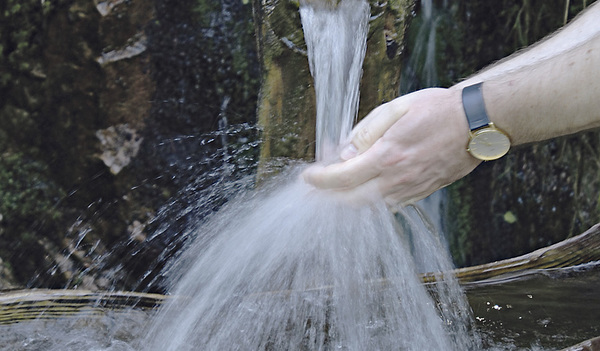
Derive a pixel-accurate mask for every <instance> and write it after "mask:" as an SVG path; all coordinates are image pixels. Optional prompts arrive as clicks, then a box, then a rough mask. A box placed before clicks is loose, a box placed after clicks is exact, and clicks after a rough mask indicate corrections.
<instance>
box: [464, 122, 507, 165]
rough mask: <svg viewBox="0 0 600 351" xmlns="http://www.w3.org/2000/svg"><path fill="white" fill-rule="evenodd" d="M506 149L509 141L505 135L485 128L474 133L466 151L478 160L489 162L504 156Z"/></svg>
mask: <svg viewBox="0 0 600 351" xmlns="http://www.w3.org/2000/svg"><path fill="white" fill-rule="evenodd" d="M508 149H510V140H509V139H508V136H506V134H504V133H502V132H501V131H499V130H497V129H492V128H485V129H480V130H476V131H475V132H474V135H473V136H472V137H471V141H470V142H469V148H468V151H469V152H470V153H471V155H473V156H474V157H476V158H478V159H480V160H484V161H490V160H495V159H498V158H500V157H502V156H504V155H506V153H507V152H508Z"/></svg>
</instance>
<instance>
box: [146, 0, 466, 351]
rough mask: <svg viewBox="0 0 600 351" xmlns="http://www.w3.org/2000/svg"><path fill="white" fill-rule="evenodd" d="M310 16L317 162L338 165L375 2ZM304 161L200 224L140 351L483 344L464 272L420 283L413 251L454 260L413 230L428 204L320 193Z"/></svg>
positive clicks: (441, 266) (307, 9) (304, 10)
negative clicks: (462, 283) (473, 327)
mask: <svg viewBox="0 0 600 351" xmlns="http://www.w3.org/2000/svg"><path fill="white" fill-rule="evenodd" d="M300 14H301V18H302V25H303V29H304V32H305V38H306V44H307V47H308V55H309V62H310V68H311V72H312V74H313V77H314V79H315V90H316V95H317V158H318V159H320V160H330V159H334V158H335V149H336V148H337V146H338V145H339V144H340V142H342V141H344V140H345V138H346V137H347V135H348V133H349V132H350V129H351V126H352V123H353V120H354V118H355V116H356V112H357V107H358V86H359V80H360V75H361V66H362V60H363V57H364V52H365V45H366V44H365V43H366V34H367V29H368V19H369V6H368V4H367V3H366V2H365V1H363V0H344V1H342V2H340V3H339V5H337V6H336V5H332V4H331V3H330V2H323V3H318V2H315V1H311V2H309V3H302V5H301V8H300ZM301 169H302V167H295V168H292V169H289V170H288V171H287V172H286V173H285V174H283V175H281V176H279V177H278V178H276V179H273V180H272V181H271V182H270V183H269V184H267V185H264V186H262V187H261V188H260V189H258V190H256V191H254V192H251V193H247V194H245V195H243V196H241V197H240V198H238V199H237V200H234V201H231V202H230V203H228V204H227V205H226V206H225V207H224V208H223V209H221V210H220V211H219V212H218V213H216V214H215V215H214V216H212V217H211V218H209V219H208V220H206V221H204V222H203V223H201V224H200V225H199V227H198V228H197V232H196V237H197V239H196V240H195V242H194V243H193V244H191V245H190V247H188V248H187V249H186V251H185V253H184V254H183V256H182V257H181V258H180V259H179V261H177V262H175V263H174V264H173V266H172V267H170V269H169V271H168V273H167V274H168V275H169V276H170V277H171V284H172V288H171V289H170V294H172V295H173V297H174V298H173V299H171V300H170V301H169V302H168V303H167V304H166V305H165V306H164V308H163V309H162V310H161V311H160V313H159V315H158V316H157V317H156V318H155V319H154V320H153V325H152V326H151V327H150V330H149V332H148V335H149V338H148V339H147V340H145V341H144V342H143V346H142V349H144V350H150V349H151V350H196V349H198V348H201V349H205V350H338V349H339V350H424V349H434V350H469V349H474V348H475V346H476V345H477V338H476V337H474V336H473V335H469V332H468V330H469V328H470V319H469V313H468V311H469V308H468V304H467V303H466V300H465V299H464V297H463V295H462V293H461V291H460V288H459V287H458V284H457V283H456V281H454V280H453V279H451V278H450V277H447V278H446V280H442V281H440V282H439V283H438V284H436V285H432V286H431V287H429V291H427V290H426V288H425V287H424V286H423V285H422V283H421V282H420V280H419V279H418V275H417V268H416V264H415V259H414V257H421V258H420V259H422V257H428V259H429V260H431V261H432V263H430V265H433V266H434V268H435V269H436V270H437V271H447V270H449V269H450V268H451V265H450V263H449V262H450V261H449V259H447V254H446V252H445V251H444V250H443V249H441V245H439V242H438V241H437V239H436V237H435V235H433V233H431V232H427V231H423V230H421V229H419V228H421V227H420V226H418V225H415V222H417V221H419V220H420V219H419V216H418V213H416V212H415V213H413V212H411V211H408V210H407V211H402V212H401V213H399V214H398V215H396V216H395V215H394V214H392V213H391V212H390V211H389V209H388V208H387V206H386V205H385V203H384V201H383V200H382V199H378V198H369V199H361V201H358V202H357V201H349V200H348V199H346V198H345V197H344V196H343V194H342V195H340V194H335V193H331V192H326V191H322V190H318V189H315V188H313V187H312V186H310V185H308V184H306V183H305V182H304V181H303V180H301V179H300V178H299V172H300V171H301ZM398 218H400V220H398ZM416 231H418V232H416ZM408 232H411V234H412V235H411V239H410V240H409V239H407V235H406V234H407V233H408Z"/></svg>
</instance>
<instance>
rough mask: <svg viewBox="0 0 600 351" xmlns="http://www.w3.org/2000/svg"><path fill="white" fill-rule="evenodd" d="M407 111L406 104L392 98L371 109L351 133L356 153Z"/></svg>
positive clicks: (380, 135) (364, 148) (370, 144)
mask: <svg viewBox="0 0 600 351" xmlns="http://www.w3.org/2000/svg"><path fill="white" fill-rule="evenodd" d="M407 112H408V105H407V104H404V103H402V102H401V101H399V100H398V99H397V100H394V101H392V102H389V103H387V104H384V105H381V106H379V107H378V108H376V109H375V110H373V111H372V112H371V113H370V114H369V115H368V116H367V117H365V119H364V120H363V121H362V122H361V123H359V124H358V125H357V126H356V128H355V130H354V133H353V137H352V142H351V143H352V145H354V147H355V148H356V151H357V153H358V154H361V153H363V152H365V151H366V150H367V149H369V148H370V147H371V146H372V145H373V144H374V143H375V142H376V141H377V140H378V139H379V138H381V137H382V136H383V134H384V133H385V132H386V131H387V130H388V129H390V127H391V126H392V125H394V123H396V122H397V121H398V120H399V119H400V118H401V117H402V116H404V115H405V114H406V113H407Z"/></svg>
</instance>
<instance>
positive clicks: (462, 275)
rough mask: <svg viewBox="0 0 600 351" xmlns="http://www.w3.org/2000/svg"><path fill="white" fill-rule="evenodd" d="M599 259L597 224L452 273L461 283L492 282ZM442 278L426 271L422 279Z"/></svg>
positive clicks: (599, 240)
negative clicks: (553, 241)
mask: <svg viewBox="0 0 600 351" xmlns="http://www.w3.org/2000/svg"><path fill="white" fill-rule="evenodd" d="M599 260H600V223H599V224H596V225H594V226H593V227H592V228H590V229H589V230H587V231H586V232H584V233H583V234H580V235H578V236H575V237H572V238H570V239H566V240H563V241H561V242H558V243H556V244H554V245H551V246H547V247H544V248H541V249H538V250H535V251H533V252H531V253H528V254H526V255H522V256H518V257H514V258H510V259H507V260H502V261H496V262H492V263H487V264H483V265H478V266H472V267H466V268H459V269H456V270H454V272H453V274H454V275H455V276H456V277H457V279H458V280H459V282H460V283H461V284H462V285H477V284H492V283H498V282H501V281H503V280H506V279H512V278H514V277H515V276H519V275H522V274H526V273H527V272H530V271H532V270H538V269H549V268H561V267H571V266H575V265H578V264H584V263H588V262H593V261H599ZM441 277H443V274H440V273H427V274H424V275H423V276H422V279H423V282H425V283H431V282H434V281H435V280H436V279H439V278H441Z"/></svg>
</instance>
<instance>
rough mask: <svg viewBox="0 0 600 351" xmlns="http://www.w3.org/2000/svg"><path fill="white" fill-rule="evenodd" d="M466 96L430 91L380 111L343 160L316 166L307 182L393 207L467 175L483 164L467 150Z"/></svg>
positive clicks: (363, 125) (358, 130)
mask: <svg viewBox="0 0 600 351" xmlns="http://www.w3.org/2000/svg"><path fill="white" fill-rule="evenodd" d="M460 94H461V93H460V90H453V89H452V88H451V89H442V88H430V89H424V90H420V91H417V92H415V93H412V94H408V95H404V96H402V97H399V98H397V99H395V100H393V101H391V102H388V103H386V104H383V105H381V106H379V107H377V108H376V109H374V110H373V111H372V112H371V113H370V114H369V115H368V116H367V117H365V118H364V119H363V120H362V121H361V122H360V123H359V124H358V125H357V126H356V127H355V128H354V129H353V131H352V133H351V135H350V137H351V140H352V141H351V143H350V144H349V145H348V146H347V147H346V148H345V149H344V150H343V151H342V152H341V154H340V157H341V158H342V160H343V161H342V162H339V163H335V164H331V165H327V166H324V165H319V164H315V165H313V166H311V167H309V168H308V169H307V170H305V171H304V173H303V176H304V179H305V180H306V181H307V182H309V183H311V184H313V185H314V186H316V187H318V188H322V189H331V190H337V191H346V192H351V193H353V194H360V193H364V194H369V195H372V193H373V192H378V193H379V194H380V195H381V196H382V197H383V198H384V199H385V200H386V201H387V202H388V203H389V204H392V205H396V204H402V205H406V204H410V203H414V202H416V201H417V200H420V199H422V198H424V197H426V196H428V195H430V194H431V193H433V192H434V191H436V190H437V189H440V188H442V187H444V186H446V185H448V184H450V183H452V182H454V181H455V180H458V179H460V178H462V177H464V176H465V175H467V174H468V173H469V172H471V171H472V170H473V169H474V168H475V167H476V166H477V165H478V164H479V163H480V162H481V161H479V160H477V159H475V158H474V157H472V156H471V155H470V154H469V153H468V152H467V151H466V145H467V142H468V138H469V131H468V130H469V128H468V124H467V121H466V118H465V116H464V112H463V110H462V103H461V95H460Z"/></svg>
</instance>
